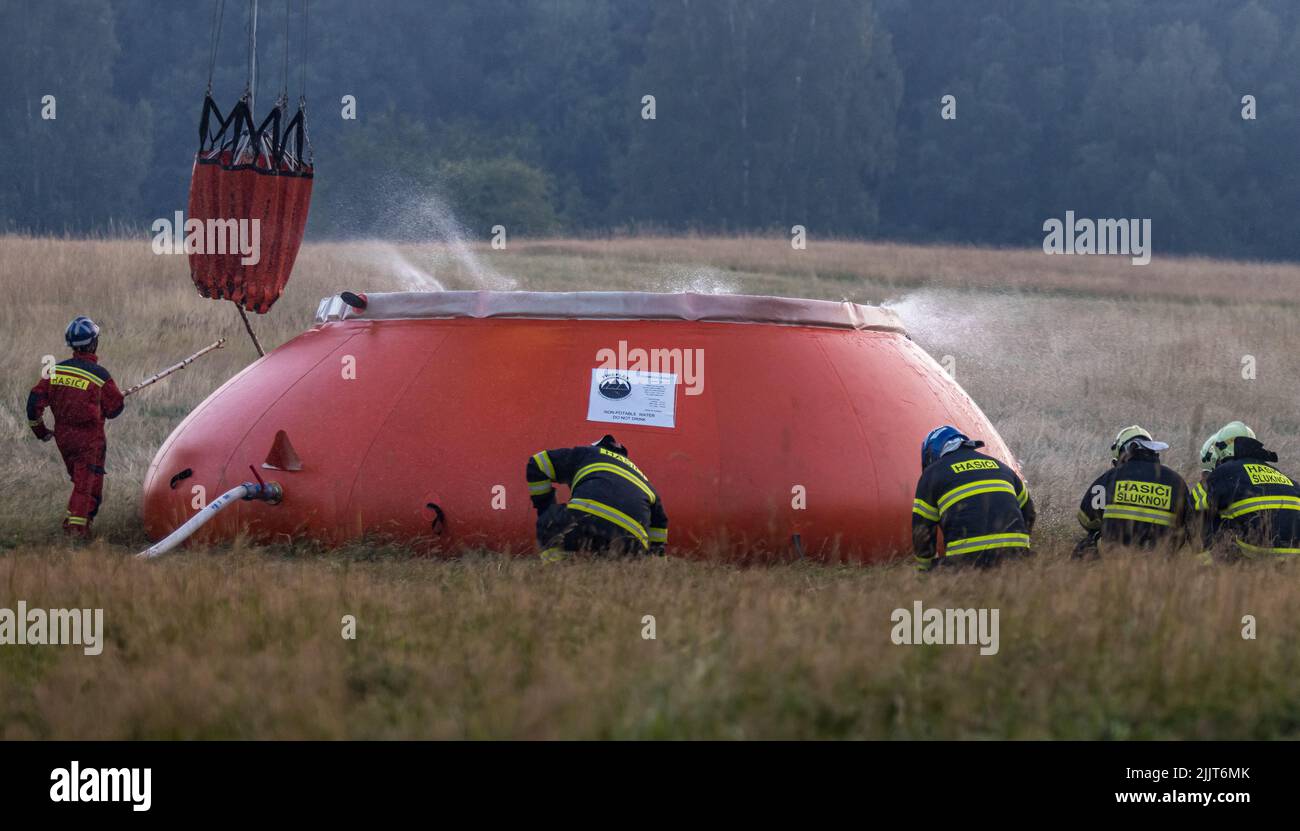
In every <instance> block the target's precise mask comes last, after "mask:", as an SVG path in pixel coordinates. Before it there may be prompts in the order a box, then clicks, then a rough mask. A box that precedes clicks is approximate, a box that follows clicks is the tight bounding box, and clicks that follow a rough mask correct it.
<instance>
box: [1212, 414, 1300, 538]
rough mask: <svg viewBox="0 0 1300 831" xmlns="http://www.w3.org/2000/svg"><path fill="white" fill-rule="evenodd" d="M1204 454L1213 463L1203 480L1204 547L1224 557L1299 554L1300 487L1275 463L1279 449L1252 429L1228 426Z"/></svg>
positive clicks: (1244, 426) (1235, 423) (1214, 438)
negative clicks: (1266, 444) (1266, 443)
mask: <svg viewBox="0 0 1300 831" xmlns="http://www.w3.org/2000/svg"><path fill="white" fill-rule="evenodd" d="M1202 458H1203V461H1204V462H1205V463H1209V464H1213V465H1214V468H1213V470H1211V471H1210V475H1209V476H1208V477H1207V478H1206V480H1205V510H1204V511H1203V520H1204V521H1203V525H1202V533H1203V541H1204V544H1205V547H1206V549H1207V550H1209V551H1212V552H1213V553H1214V554H1216V555H1218V556H1221V557H1226V558H1235V557H1238V556H1242V557H1269V556H1294V555H1296V554H1300V488H1297V487H1296V484H1295V482H1294V480H1292V478H1291V477H1290V476H1287V475H1286V474H1284V473H1282V472H1281V471H1279V470H1278V469H1277V468H1276V467H1274V466H1273V464H1272V463H1273V462H1276V461H1277V454H1276V453H1273V452H1272V451H1269V450H1266V449H1265V448H1264V445H1263V444H1261V443H1260V442H1259V440H1258V439H1256V438H1255V433H1254V431H1252V430H1251V429H1250V428H1249V427H1247V426H1246V425H1245V424H1242V423H1241V422H1240V421H1234V422H1232V423H1231V424H1228V425H1226V426H1225V427H1223V429H1221V430H1219V432H1218V433H1216V434H1215V435H1214V436H1213V437H1212V440H1211V442H1210V446H1209V448H1208V449H1207V451H1206V453H1205V454H1204V455H1203V457H1202Z"/></svg>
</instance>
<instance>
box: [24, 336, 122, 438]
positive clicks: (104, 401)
mask: <svg viewBox="0 0 1300 831" xmlns="http://www.w3.org/2000/svg"><path fill="white" fill-rule="evenodd" d="M124 403H125V401H124V399H123V398H122V393H121V391H120V390H118V388H117V384H116V383H114V381H113V378H112V376H110V375H109V374H108V370H107V369H104V368H103V367H102V366H100V365H99V363H98V362H97V359H96V357H95V356H94V355H93V354H91V353H89V352H74V353H73V355H72V357H71V358H68V359H67V360H63V361H59V362H58V363H57V364H55V365H54V368H53V369H51V370H50V377H49V378H42V379H41V380H40V382H39V383H38V384H37V385H36V386H35V387H32V391H31V392H30V393H29V394H28V396H27V425H28V426H29V427H31V429H32V432H33V433H35V434H36V437H37V438H43V437H44V435H45V432H46V427H45V424H44V422H43V421H42V416H43V415H44V413H45V409H46V407H48V408H49V409H50V411H51V412H53V413H54V433H55V439H56V440H57V441H58V443H59V447H60V448H63V447H64V446H65V445H67V444H72V445H96V444H103V442H104V419H106V418H117V417H118V416H119V415H121V413H122V408H123V405H124Z"/></svg>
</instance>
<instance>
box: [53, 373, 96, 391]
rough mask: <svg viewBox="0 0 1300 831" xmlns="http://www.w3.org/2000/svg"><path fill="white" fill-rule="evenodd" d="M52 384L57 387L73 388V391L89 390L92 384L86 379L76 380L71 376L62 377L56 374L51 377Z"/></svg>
mask: <svg viewBox="0 0 1300 831" xmlns="http://www.w3.org/2000/svg"><path fill="white" fill-rule="evenodd" d="M50 383H51V384H53V385H54V386H56V387H72V388H73V389H79V390H84V389H89V388H90V382H89V381H87V380H86V379H85V378H76V377H73V376H71V375H61V374H59V373H57V372H56V373H55V374H53V375H51V376H50Z"/></svg>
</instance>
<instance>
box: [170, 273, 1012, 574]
mask: <svg viewBox="0 0 1300 831" xmlns="http://www.w3.org/2000/svg"><path fill="white" fill-rule="evenodd" d="M348 299H349V300H351V301H352V302H353V303H354V304H356V305H355V306H353V305H348V304H347V303H345V302H344V301H343V299H342V298H341V297H332V298H327V299H326V300H324V301H322V304H321V308H320V310H319V312H318V315H317V321H316V325H315V326H313V327H312V328H311V329H309V330H308V331H306V332H304V333H303V334H301V335H299V336H297V337H296V338H294V339H293V340H291V341H289V342H288V343H286V344H284V345H283V346H281V347H280V348H279V349H276V350H275V351H273V352H271V353H270V354H268V355H267V356H266V357H264V358H262V359H260V360H258V361H257V362H256V363H254V364H252V365H251V366H249V367H248V368H247V369H246V370H244V371H243V372H241V373H240V374H239V375H237V376H235V377H234V378H232V379H231V380H230V381H228V382H227V383H226V384H225V385H224V386H222V387H221V388H220V389H219V390H217V391H216V392H215V393H213V394H212V395H211V396H210V397H209V398H208V399H207V400H206V401H204V402H203V403H202V404H201V405H200V406H199V407H198V408H197V409H195V410H194V412H193V413H191V414H190V415H189V416H188V417H187V418H186V419H185V420H184V421H183V422H182V423H181V424H180V426H179V427H177V428H176V430H175V432H173V433H172V435H171V437H170V438H168V439H167V442H166V443H165V444H164V445H163V446H162V448H161V450H159V452H158V455H157V457H156V458H155V459H154V461H153V464H152V466H151V467H150V470H149V474H148V477H147V479H146V482H145V493H144V518H145V524H146V528H147V530H148V533H149V535H150V536H151V537H152V538H155V539H157V538H159V537H161V536H163V535H165V534H167V533H169V532H170V531H171V530H172V529H174V528H175V527H176V526H177V525H179V524H180V523H181V522H183V521H184V520H185V519H187V518H188V517H189V516H191V515H193V513H194V512H195V511H196V510H197V509H198V508H199V507H201V505H202V500H203V499H204V498H215V497H216V496H217V495H219V494H221V493H223V492H224V491H226V490H227V489H229V488H231V487H233V486H235V485H238V484H239V483H240V482H243V481H246V480H249V479H251V478H252V473H250V470H249V467H250V466H253V467H254V468H255V469H256V471H257V472H258V473H259V474H260V475H261V476H263V477H264V478H266V479H267V480H274V481H277V482H279V483H280V484H282V485H283V487H284V500H283V502H282V503H281V504H278V505H268V504H265V503H253V502H248V503H240V504H238V505H237V506H235V507H233V508H231V509H230V510H227V511H226V512H225V513H223V514H221V515H219V517H218V518H217V519H215V520H214V521H213V522H211V523H210V524H209V525H208V526H207V527H205V528H204V529H203V530H202V531H201V532H200V534H199V535H198V536H197V538H198V539H200V540H205V539H206V540H209V541H213V540H229V539H231V538H233V537H234V536H235V535H236V534H237V533H240V532H244V533H248V534H250V535H252V536H253V537H254V538H256V539H263V540H274V539H287V538H295V537H309V538H314V539H319V540H324V541H326V542H329V543H342V542H345V541H349V540H353V539H357V538H359V537H362V536H363V535H377V536H391V537H396V538H398V539H401V540H406V541H410V542H414V543H417V544H420V545H423V544H429V545H433V546H437V547H438V548H441V549H443V550H452V549H456V548H459V547H462V546H478V545H482V546H490V547H494V548H506V547H508V548H510V549H512V550H515V551H520V552H523V551H530V550H531V546H532V538H533V530H534V515H533V512H532V510H531V508H530V504H529V499H528V486H527V484H526V482H525V477H524V467H525V464H526V462H527V460H528V457H529V456H530V455H531V454H532V453H534V452H536V451H538V450H541V449H545V448H552V447H565V446H573V445H576V444H586V443H590V442H592V441H595V440H596V439H598V438H600V436H602V435H603V434H605V433H612V434H614V435H615V436H616V437H617V438H618V439H619V440H620V441H621V442H622V443H623V444H625V445H626V446H627V448H628V450H629V452H630V454H631V458H632V460H633V461H635V462H636V464H637V465H638V466H640V468H641V469H642V470H643V471H645V473H646V474H647V475H648V476H649V477H650V479H651V480H652V481H653V482H654V483H655V485H656V486H657V488H658V489H659V491H660V493H661V494H662V495H663V499H664V504H665V506H666V508H667V511H668V515H669V518H670V530H669V550H670V553H684V552H689V551H692V550H696V551H699V550H705V549H709V548H716V547H717V544H718V543H720V542H722V543H725V544H726V546H727V548H728V549H729V550H732V551H734V552H735V553H737V554H738V555H740V556H745V555H754V554H756V553H766V554H769V555H775V556H790V557H798V556H804V557H810V558H819V559H854V560H863V561H875V560H882V559H886V558H889V557H891V556H895V555H898V554H900V553H902V552H905V551H907V550H908V547H909V541H910V531H909V527H910V516H911V506H912V497H913V491H914V488H915V486H916V480H917V477H918V475H919V474H920V459H919V455H920V451H919V447H920V443H921V439H922V437H924V436H925V434H926V432H927V431H929V430H930V429H931V428H933V427H935V426H937V425H940V424H945V423H950V424H953V425H956V426H957V427H958V428H960V429H961V430H963V431H964V432H966V433H967V434H969V435H970V436H972V437H976V438H980V439H983V440H984V441H985V442H986V443H987V445H988V452H990V453H991V454H992V455H994V456H997V457H998V458H1001V459H1003V460H1006V461H1008V462H1010V463H1011V464H1013V465H1015V460H1014V459H1013V458H1012V456H1011V454H1010V453H1009V452H1008V450H1007V448H1006V446H1005V445H1004V444H1003V442H1002V440H1001V438H1000V437H999V436H998V434H997V432H996V431H995V430H994V429H993V426H992V425H991V424H990V423H989V422H988V420H987V419H986V418H985V417H984V415H983V413H981V412H980V410H979V408H978V407H976V405H975V404H974V403H973V402H972V401H971V400H970V398H969V397H968V396H967V395H966V394H965V393H964V392H963V391H962V389H961V388H960V387H958V386H957V384H956V383H955V382H954V381H953V380H952V379H951V378H950V377H949V376H948V374H947V373H945V372H944V371H943V369H942V368H941V367H940V366H939V365H938V364H937V363H935V361H934V360H932V359H931V358H930V356H929V355H927V354H926V353H925V352H924V351H923V350H922V349H921V348H920V347H918V346H917V345H916V344H914V343H913V342H912V341H911V340H910V339H909V338H908V337H907V335H906V334H905V333H904V331H903V329H902V326H901V324H900V321H899V320H898V318H897V317H896V316H895V315H894V314H893V313H892V312H889V311H887V310H883V309H880V308H873V307H866V306H859V305H855V304H851V303H832V302H826V301H816V300H792V299H784V298H774V297H750V296H734V295H731V296H729V295H698V294H649V293H639V292H575V293H541V292H503V293H495V292H437V293H393V294H372V295H370V296H369V297H368V298H364V299H363V301H362V302H358V299H357V298H355V297H352V296H349V297H348ZM362 305H364V308H360V306H362Z"/></svg>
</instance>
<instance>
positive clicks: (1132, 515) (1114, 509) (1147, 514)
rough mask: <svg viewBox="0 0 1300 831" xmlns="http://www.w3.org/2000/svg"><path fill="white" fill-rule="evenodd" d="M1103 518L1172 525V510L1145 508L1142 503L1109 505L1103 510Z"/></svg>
mask: <svg viewBox="0 0 1300 831" xmlns="http://www.w3.org/2000/svg"><path fill="white" fill-rule="evenodd" d="M1102 518H1103V519H1129V520H1133V521H1134V522H1149V523H1151V524H1152V525H1172V524H1173V519H1174V514H1173V512H1172V511H1162V510H1160V509H1159V508H1144V507H1142V506H1140V505H1114V504H1112V505H1107V506H1106V508H1105V510H1103V512H1102Z"/></svg>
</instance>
